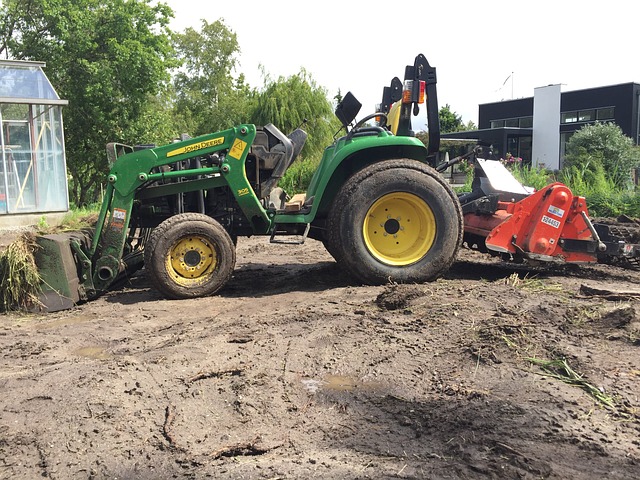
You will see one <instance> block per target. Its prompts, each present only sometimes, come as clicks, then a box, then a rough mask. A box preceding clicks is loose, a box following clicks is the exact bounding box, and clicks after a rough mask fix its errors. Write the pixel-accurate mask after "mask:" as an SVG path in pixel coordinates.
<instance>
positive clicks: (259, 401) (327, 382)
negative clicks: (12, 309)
mask: <svg viewBox="0 0 640 480" xmlns="http://www.w3.org/2000/svg"><path fill="white" fill-rule="evenodd" d="M639 295H640V272H638V271H632V270H625V269H622V268H619V267H614V266H607V265H591V266H564V267H553V268H538V267H531V266H518V265H513V264H506V263H503V262H501V261H499V260H496V259H493V258H491V257H489V256H487V255H484V254H481V253H478V252H473V251H470V250H462V251H461V252H460V254H459V256H458V259H457V261H456V263H455V264H454V265H453V267H452V268H451V270H450V271H449V272H448V273H447V274H446V275H445V276H444V277H443V278H441V279H439V280H437V281H435V282H431V283H426V284H420V285H393V284H389V285H384V286H377V287H371V286H361V285H358V284H357V283H356V282H355V281H354V280H353V279H351V278H350V277H349V276H348V275H346V274H345V273H343V272H342V271H341V270H340V269H339V268H338V266H337V265H336V263H335V262H334V261H333V259H332V258H331V257H330V256H329V255H328V254H327V253H326V252H325V250H324V248H323V247H322V245H321V244H320V243H317V242H314V241H312V240H308V241H307V243H306V244H305V245H303V246H289V245H286V246H282V245H271V244H269V243H268V239H266V238H261V237H258V238H252V239H240V241H239V244H238V265H237V269H236V272H235V275H234V277H233V278H232V280H231V281H230V283H229V284H228V285H227V286H226V287H225V288H224V290H223V291H221V292H220V293H219V295H216V296H213V297H209V298H201V299H195V300H188V301H185V300H183V301H170V300H165V299H163V298H162V297H161V296H160V295H159V294H158V293H157V292H156V291H154V290H153V289H151V287H150V282H149V281H148V279H147V278H146V276H145V272H144V270H142V271H140V272H139V273H138V274H137V275H136V276H135V277H134V278H132V279H131V280H130V281H129V282H128V283H127V284H126V285H125V286H123V287H122V288H120V289H118V290H116V291H113V292H111V293H109V294H108V295H105V296H104V297H102V298H100V299H98V300H95V301H93V302H90V303H87V304H85V305H81V306H78V307H77V308H74V309H73V310H70V311H65V312H58V313H53V314H48V315H24V314H16V313H12V314H5V315H2V316H0V355H1V358H2V359H1V362H0V388H1V390H0V391H1V392H2V393H1V395H0V406H1V408H0V478H3V479H5V478H6V479H34V478H43V477H44V478H51V479H107V478H108V479H116V478H118V479H165V478H197V479H199V478H216V479H241V478H247V479H252V478H255V479H308V478H323V479H345V478H349V479H365V478H369V479H386V478H404V479H409V478H411V479H425V478H427V479H428V478H433V479H441V478H442V479H445V478H469V479H476V478H492V479H496V478H497V479H502V478H504V479H514V478H525V479H546V478H550V479H572V478H575V479H582V478H585V479H586V478H589V479H591V478H607V479H636V478H639V477H640V361H639V360H640V316H639V312H640V303H639V298H640V297H639ZM549 361H556V363H555V364H550V363H543V362H549ZM570 374H575V375H577V376H574V377H572V378H570V377H569V375H570Z"/></svg>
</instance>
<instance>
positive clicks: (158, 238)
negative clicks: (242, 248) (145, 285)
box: [144, 213, 236, 299]
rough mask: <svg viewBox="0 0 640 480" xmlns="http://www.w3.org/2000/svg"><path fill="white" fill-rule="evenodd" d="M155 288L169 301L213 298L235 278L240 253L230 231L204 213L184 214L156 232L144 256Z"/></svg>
mask: <svg viewBox="0 0 640 480" xmlns="http://www.w3.org/2000/svg"><path fill="white" fill-rule="evenodd" d="M144 263H145V268H146V269H147V271H148V272H149V274H150V277H151V281H152V283H153V285H154V286H155V287H156V288H157V289H158V290H159V291H160V292H161V293H162V294H163V295H164V296H166V297H169V298H175V299H180V298H194V297H203V296H206V295H211V294H213V293H215V292H217V291H218V290H219V289H220V288H222V287H223V286H224V285H225V284H226V283H227V281H229V279H230V278H231V275H232V274H233V269H234V267H235V263H236V252H235V247H234V244H233V240H232V239H231V237H230V236H229V234H228V233H227V231H226V230H225V229H224V228H223V227H222V225H220V224H219V223H218V222H217V221H215V220H214V219H212V218H210V217H208V216H206V215H203V214H200V213H182V214H179V215H174V216H173V217H171V218H168V219H167V220H165V221H164V222H162V223H161V224H160V225H158V227H156V228H155V229H154V230H153V233H152V234H151V238H150V239H149V243H148V244H147V246H146V247H145V252H144Z"/></svg>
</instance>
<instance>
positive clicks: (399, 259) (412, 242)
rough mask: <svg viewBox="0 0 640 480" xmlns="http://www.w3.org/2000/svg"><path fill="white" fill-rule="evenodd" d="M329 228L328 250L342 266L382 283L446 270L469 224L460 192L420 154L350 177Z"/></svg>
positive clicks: (436, 274)
mask: <svg viewBox="0 0 640 480" xmlns="http://www.w3.org/2000/svg"><path fill="white" fill-rule="evenodd" d="M412 220H413V223H411V221H412ZM327 230H328V231H327V247H328V248H327V249H328V250H329V252H330V253H332V255H333V256H334V258H335V259H336V261H337V262H338V264H339V265H340V266H341V267H342V268H343V269H344V270H345V271H347V272H348V273H350V274H351V275H353V276H354V277H356V278H357V279H358V280H360V281H361V282H363V283H366V284H373V285H377V284H383V283H387V282H389V281H393V282H398V283H421V282H425V281H430V280H434V279H435V278H437V277H439V276H440V275H442V274H443V273H444V272H445V271H446V270H447V269H448V268H449V267H450V266H451V264H452V263H453V261H454V260H455V257H456V254H457V253H458V249H459V248H460V245H461V244H462V236H463V231H464V224H463V216H462V208H461V207H460V202H459V201H458V197H457V195H456V194H455V192H454V191H453V189H452V188H451V187H450V186H449V184H448V183H447V182H446V181H445V180H444V179H442V177H441V176H440V175H439V174H438V172H436V171H435V170H434V169H433V168H431V167H429V166H428V165H425V164H424V163H422V162H418V161H416V160H410V159H394V160H385V161H381V162H378V163H375V164H373V165H370V166H368V167H365V168H364V169H362V170H360V171H359V172H357V173H355V174H354V175H353V176H352V177H351V178H349V179H348V180H347V181H346V182H345V184H344V185H343V187H342V188H341V189H340V191H339V192H338V195H337V196H336V198H335V200H334V202H333V207H332V209H331V211H330V212H329V216H328V221H327Z"/></svg>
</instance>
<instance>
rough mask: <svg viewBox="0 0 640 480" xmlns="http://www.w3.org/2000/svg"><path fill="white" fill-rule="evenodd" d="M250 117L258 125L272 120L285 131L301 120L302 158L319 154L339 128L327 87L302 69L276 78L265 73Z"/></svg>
mask: <svg viewBox="0 0 640 480" xmlns="http://www.w3.org/2000/svg"><path fill="white" fill-rule="evenodd" d="M251 120H252V122H253V123H255V124H258V125H265V124H267V123H273V124H274V125H275V126H276V127H278V128H279V129H280V130H282V131H283V132H284V133H285V134H286V133H289V132H291V131H292V130H294V129H295V128H297V127H300V126H301V125H303V124H304V129H305V130H306V131H307V132H308V134H309V137H308V140H307V143H306V144H305V147H304V150H303V151H302V156H304V157H305V158H307V157H309V158H317V157H319V156H320V155H321V154H322V151H323V150H324V148H325V147H326V146H327V145H328V144H329V143H331V140H332V137H333V135H334V133H335V132H336V131H337V130H338V129H339V128H340V123H339V122H338V121H337V119H336V118H335V115H334V114H333V106H332V105H331V103H330V102H329V100H328V98H327V91H326V89H325V88H323V87H320V86H319V85H317V83H316V82H315V81H314V80H313V79H312V78H311V76H310V75H309V74H308V73H307V72H306V70H304V69H302V70H301V71H300V72H299V73H297V74H296V75H291V76H290V77H287V78H285V77H279V78H278V79H277V80H272V79H270V78H269V77H268V76H266V77H265V84H264V86H263V88H262V89H261V90H260V92H259V93H258V95H257V98H256V106H255V109H254V111H253V113H252V115H251Z"/></svg>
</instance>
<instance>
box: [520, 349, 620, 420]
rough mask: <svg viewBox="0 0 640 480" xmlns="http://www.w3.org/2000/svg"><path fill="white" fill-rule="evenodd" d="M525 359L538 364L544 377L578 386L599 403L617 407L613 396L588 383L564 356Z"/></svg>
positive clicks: (611, 407)
mask: <svg viewBox="0 0 640 480" xmlns="http://www.w3.org/2000/svg"><path fill="white" fill-rule="evenodd" d="M527 360H528V361H529V362H531V363H533V364H534V365H538V366H539V367H540V368H541V369H542V371H543V372H544V373H543V374H542V375H544V376H545V377H549V378H555V379H557V380H560V381H562V382H564V383H567V384H569V385H573V386H575V387H579V388H581V389H582V390H584V391H585V392H587V393H588V394H589V396H591V397H592V398H593V399H594V400H595V401H596V402H598V403H599V404H601V405H603V406H605V407H607V408H610V409H617V405H616V402H615V400H614V398H613V397H611V396H610V395H607V394H605V393H604V392H603V391H602V390H600V389H599V388H598V387H596V386H594V385H592V384H591V383H589V382H588V381H587V380H586V379H585V378H584V377H583V376H582V375H580V374H578V373H577V372H576V371H575V370H573V369H572V368H571V367H570V366H569V363H568V362H567V361H566V360H565V359H564V358H563V359H562V360H542V359H539V358H527Z"/></svg>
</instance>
